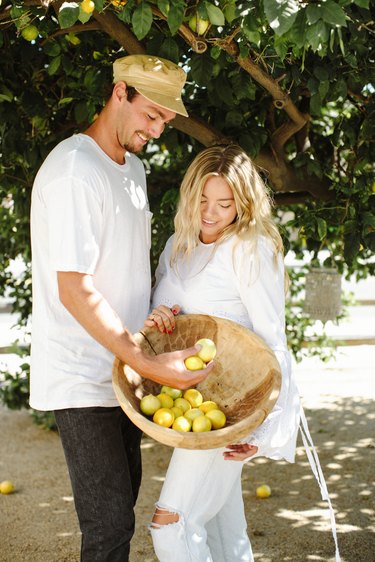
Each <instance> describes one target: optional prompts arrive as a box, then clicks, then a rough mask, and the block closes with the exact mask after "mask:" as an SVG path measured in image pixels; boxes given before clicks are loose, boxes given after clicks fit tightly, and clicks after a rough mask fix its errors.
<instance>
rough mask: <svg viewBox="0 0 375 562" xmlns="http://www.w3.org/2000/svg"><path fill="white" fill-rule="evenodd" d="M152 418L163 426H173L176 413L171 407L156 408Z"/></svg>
mask: <svg viewBox="0 0 375 562" xmlns="http://www.w3.org/2000/svg"><path fill="white" fill-rule="evenodd" d="M152 420H153V421H154V422H155V423H157V424H158V425H161V426H163V427H171V425H172V424H173V422H174V413H173V412H172V410H170V409H169V408H160V409H159V410H156V412H155V414H154V416H153V418H152Z"/></svg>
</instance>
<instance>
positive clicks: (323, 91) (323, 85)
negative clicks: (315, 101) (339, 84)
mask: <svg viewBox="0 0 375 562" xmlns="http://www.w3.org/2000/svg"><path fill="white" fill-rule="evenodd" d="M330 86H331V84H330V82H329V80H325V81H324V82H320V84H319V96H320V99H321V100H324V98H325V97H326V95H327V93H328V91H329V88H330Z"/></svg>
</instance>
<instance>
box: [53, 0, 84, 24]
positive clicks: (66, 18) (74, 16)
mask: <svg viewBox="0 0 375 562" xmlns="http://www.w3.org/2000/svg"><path fill="white" fill-rule="evenodd" d="M79 11H80V9H79V4H77V2H64V3H63V4H62V5H61V7H60V10H59V15H58V20H59V24H60V27H61V29H65V28H67V27H71V26H72V25H74V24H75V23H76V21H77V20H78V16H79Z"/></svg>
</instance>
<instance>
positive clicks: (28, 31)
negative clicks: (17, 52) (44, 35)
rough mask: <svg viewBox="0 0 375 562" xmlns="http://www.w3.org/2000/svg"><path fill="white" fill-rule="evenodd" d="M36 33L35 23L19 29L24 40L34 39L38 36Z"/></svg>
mask: <svg viewBox="0 0 375 562" xmlns="http://www.w3.org/2000/svg"><path fill="white" fill-rule="evenodd" d="M38 33H39V32H38V28H37V27H36V25H28V26H26V27H24V28H23V30H22V31H21V35H22V37H23V38H24V39H25V40H26V41H34V39H36V38H37V37H38Z"/></svg>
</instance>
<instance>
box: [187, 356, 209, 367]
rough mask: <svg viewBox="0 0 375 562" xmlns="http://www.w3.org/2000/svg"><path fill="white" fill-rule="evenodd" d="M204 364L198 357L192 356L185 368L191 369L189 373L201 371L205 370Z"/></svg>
mask: <svg viewBox="0 0 375 562" xmlns="http://www.w3.org/2000/svg"><path fill="white" fill-rule="evenodd" d="M204 366H205V365H204V363H203V361H202V359H201V358H200V357H198V355H191V356H190V357H188V358H187V359H185V367H186V368H187V369H189V371H200V370H201V369H204Z"/></svg>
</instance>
